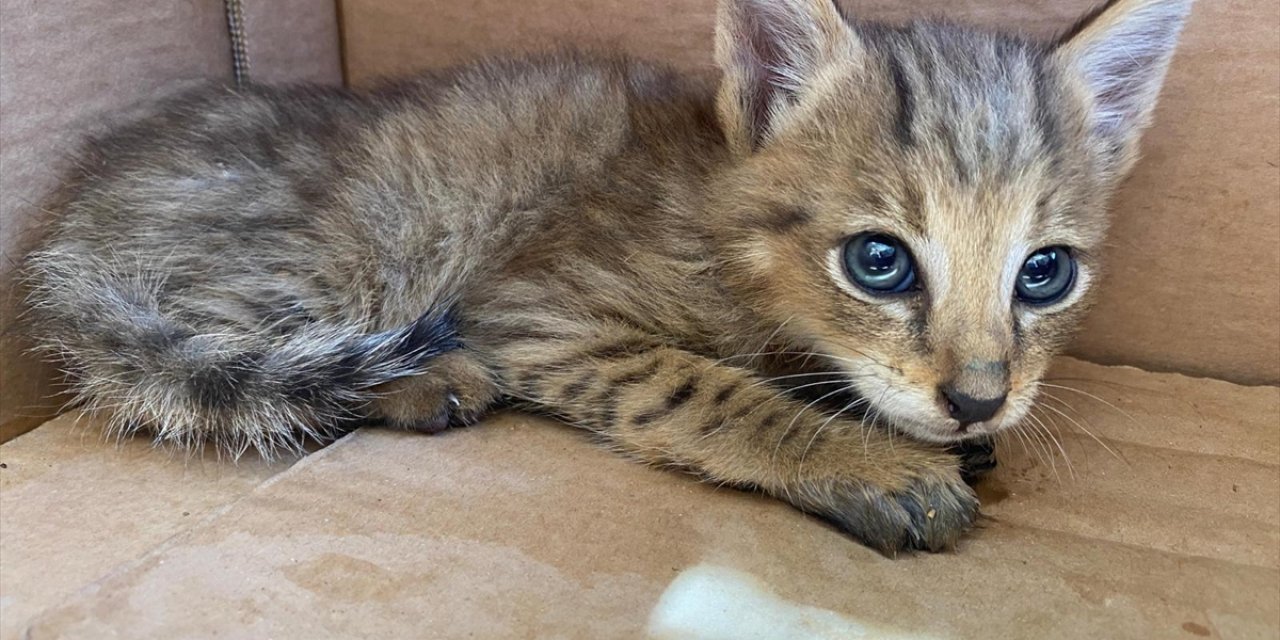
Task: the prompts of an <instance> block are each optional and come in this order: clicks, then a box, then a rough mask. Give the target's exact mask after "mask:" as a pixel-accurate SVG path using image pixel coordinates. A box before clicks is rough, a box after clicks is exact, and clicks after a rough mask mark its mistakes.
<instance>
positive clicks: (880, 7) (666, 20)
mask: <svg viewBox="0 0 1280 640" xmlns="http://www.w3.org/2000/svg"><path fill="white" fill-rule="evenodd" d="M846 4H848V6H849V7H850V8H851V9H852V12H853V13H854V14H856V15H858V16H860V17H866V18H875V19H888V20H902V19H905V18H909V17H918V16H922V15H942V16H946V17H950V18H954V19H957V20H962V21H966V22H973V23H978V24H984V25H992V26H1000V27H1004V28H1016V29H1021V30H1024V31H1026V32H1028V33H1033V34H1037V35H1047V34H1052V33H1055V32H1057V31H1058V30H1060V29H1063V28H1065V27H1066V26H1068V25H1070V24H1071V23H1072V22H1073V21H1074V20H1075V19H1076V18H1077V17H1078V16H1079V15H1081V14H1082V13H1083V12H1084V11H1085V10H1086V9H1087V8H1088V7H1091V6H1092V5H1094V4H1095V2H1094V1H1093V0H1025V1H1021V2H1016V3H1015V2H1005V1H1003V0H961V1H948V2H942V1H940V0H932V1H929V2H903V1H902V0H859V1H851V2H847V3H846ZM713 14H714V0H659V1H657V2H621V1H617V0H610V1H597V2H564V1H563V0H474V1H472V2H465V3H462V2H445V1H440V0H342V15H343V21H344V25H343V30H344V37H345V56H346V65H347V72H348V79H349V80H350V81H351V82H353V83H355V84H368V83H370V82H372V81H373V80H374V79H376V78H378V77H380V76H388V75H398V74H404V73H409V72H411V71H413V70H415V69H421V68H424V67H434V66H441V65H444V64H449V63H455V62H460V61H465V60H469V59H472V58H474V57H475V56H478V55H483V54H492V53H495V52H507V51H521V50H527V49H535V48H539V47H545V46H551V45H555V44H557V43H565V42H576V43H588V44H595V45H606V46H617V47H621V48H623V49H625V50H627V51H631V52H633V53H635V54H638V55H641V56H644V57H648V58H656V59H664V60H668V61H671V62H674V63H676V64H679V65H681V66H684V67H686V68H689V69H694V70H699V71H707V72H710V71H711V69H712V66H711V43H712V39H711V28H712V19H713ZM1277 25H1280V3H1277V2H1275V0H1205V1H1202V2H1198V3H1197V4H1196V6H1195V9H1194V10H1193V13H1192V17H1191V20H1190V22H1189V24H1188V26H1187V29H1186V33H1185V35H1184V38H1183V41H1182V44H1181V46H1180V48H1179V51H1178V54H1177V58H1176V59H1175V61H1174V64H1173V68H1172V70H1171V71H1170V74H1169V81H1168V84H1167V86H1166V88H1165V91H1164V94H1163V97H1162V102H1161V105H1160V107H1159V110H1158V112H1157V124H1156V127H1155V128H1154V129H1153V130H1152V131H1151V133H1150V135H1148V136H1147V139H1146V141H1145V142H1146V144H1145V145H1144V149H1145V155H1146V157H1145V160H1144V161H1143V162H1141V163H1140V164H1139V168H1138V170H1137V172H1136V174H1135V175H1134V177H1133V179H1132V180H1131V181H1130V182H1129V184H1128V187H1127V188H1126V189H1125V190H1124V192H1123V193H1122V194H1121V196H1120V197H1119V199H1118V200H1117V202H1116V207H1115V210H1116V214H1117V215H1116V223H1115V230H1114V233H1113V235H1112V239H1113V241H1112V243H1111V244H1112V245H1113V247H1112V251H1111V253H1110V257H1111V262H1112V264H1111V266H1112V274H1113V275H1112V276H1111V277H1110V278H1109V279H1108V280H1107V281H1106V283H1105V286H1104V287H1103V289H1102V292H1103V293H1102V297H1101V301H1100V304H1099V307H1098V309H1097V310H1096V312H1095V313H1094V314H1093V316H1092V318H1091V320H1090V322H1089V324H1088V326H1087V329H1086V331H1084V332H1083V335H1082V337H1081V339H1080V341H1079V342H1078V343H1077V346H1076V353H1077V354H1078V355H1080V356H1081V357H1084V358H1086V359H1089V360H1093V361H1104V362H1108V363H1123V364H1134V365H1138V366H1143V367H1146V368H1150V369H1158V370H1175V371H1183V372H1189V373H1193V374H1200V375H1209V376H1213V377H1219V378H1226V379H1230V380H1235V381H1240V382H1246V383H1267V384H1276V383H1280V29H1278V28H1277Z"/></svg>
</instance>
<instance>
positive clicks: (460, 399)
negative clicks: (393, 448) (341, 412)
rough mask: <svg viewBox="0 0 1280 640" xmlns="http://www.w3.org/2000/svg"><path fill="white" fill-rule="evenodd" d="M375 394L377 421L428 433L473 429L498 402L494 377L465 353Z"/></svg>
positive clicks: (373, 408) (440, 360) (449, 356)
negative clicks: (456, 428) (478, 420)
mask: <svg viewBox="0 0 1280 640" xmlns="http://www.w3.org/2000/svg"><path fill="white" fill-rule="evenodd" d="M375 391H377V393H378V398H377V399H376V400H374V401H373V403H372V406H371V411H370V414H371V416H372V417H373V418H375V419H381V420H384V421H386V423H387V424H388V425H389V426H392V427H397V428H401V429H409V430H413V431H424V432H427V433H437V432H440V431H444V430H445V429H448V428H450V427H460V426H466V425H469V424H471V423H473V422H475V421H476V420H477V419H478V418H480V416H481V415H483V414H484V412H485V411H486V410H487V409H489V408H490V407H492V406H493V405H494V404H495V403H496V402H497V400H498V387H497V386H496V385H495V384H494V381H493V375H492V373H490V371H489V370H488V368H487V367H485V366H484V365H483V364H481V363H480V362H479V361H478V360H476V358H475V356H474V355H473V354H471V353H469V352H467V351H466V350H465V349H464V350H459V351H454V352H452V353H448V354H445V355H442V356H440V357H438V358H436V360H435V361H433V362H432V364H431V370H430V371H428V372H427V373H424V374H422V375H418V376H413V377H409V378H402V379H400V380H396V381H394V382H389V383H387V384H384V385H382V386H380V387H378V388H377V389H376V390H375Z"/></svg>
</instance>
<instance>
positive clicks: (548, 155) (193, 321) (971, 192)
mask: <svg viewBox="0 0 1280 640" xmlns="http://www.w3.org/2000/svg"><path fill="white" fill-rule="evenodd" d="M1186 8H1187V2H1184V1H1181V0H1165V1H1160V0H1122V1H1120V2H1117V3H1115V4H1114V6H1112V7H1110V8H1109V9H1108V10H1107V11H1105V12H1102V13H1100V14H1098V16H1096V17H1095V18H1094V19H1093V20H1092V22H1091V23H1089V24H1086V25H1084V26H1082V27H1080V28H1079V29H1078V32H1079V35H1077V36H1076V37H1075V38H1072V39H1070V40H1069V41H1068V42H1067V43H1066V44H1065V45H1063V47H1064V48H1057V47H1056V46H1054V45H1050V44H1045V43H1035V42H1026V41H1022V40H1018V39H1014V38H1009V37H1005V36H999V35H993V34H988V33H983V32H977V31H971V30H967V29H963V28H960V27H955V26H950V25H942V24H934V23H918V24H914V25H910V26H907V27H903V28H888V27H880V26H875V25H853V24H850V23H848V22H846V21H845V19H843V18H842V17H841V16H840V15H839V14H838V13H837V11H836V9H835V7H834V6H833V5H831V4H828V2H827V0H778V1H776V2H766V1H765V0H725V1H724V2H722V7H721V12H720V23H719V26H718V34H719V35H718V40H717V58H718V60H719V62H720V64H721V67H722V69H723V70H724V72H725V75H724V80H723V82H722V83H721V85H720V87H719V90H718V93H717V92H716V91H715V90H714V89H713V88H712V87H709V86H705V85H703V84H702V83H700V82H697V81H694V80H690V79H687V78H682V77H679V76H677V75H674V74H672V73H671V72H668V71H666V70H663V69H660V68H657V67H653V66H649V65H646V64H641V63H637V62H632V61H627V60H623V59H620V58H615V57H610V56H587V55H580V54H555V55H550V56H545V57H541V58H531V59H527V60H517V61H505V62H504V61H493V62H486V63H481V64H476V65H472V66H467V67H463V68H460V69H457V70H454V71H452V72H449V73H444V74H441V75H439V76H435V77H430V78H423V79H419V80H416V81H412V82H409V83H405V84H401V85H397V86H395V87H389V88H385V89H382V90H379V91H374V92H370V93H348V92H336V91H332V92H318V91H311V90H276V89H265V88H258V89H248V90H244V91H239V92H231V91H214V92H206V93H203V94H199V95H194V96H190V97H187V98H184V99H182V100H180V101H178V102H175V103H171V104H167V105H162V106H161V107H159V108H158V109H157V112H156V115H154V116H152V117H151V118H149V119H146V120H143V121H142V122H140V123H139V124H136V125H133V126H132V127H128V128H124V129H122V130H120V131H117V132H116V133H113V134H111V135H109V136H106V137H105V138H103V139H101V140H98V141H96V142H95V144H94V145H92V146H91V148H90V152H89V154H88V156H87V160H86V162H85V163H84V167H83V169H82V170H81V171H80V172H78V173H77V174H76V175H74V176H72V177H71V178H70V179H69V181H68V183H67V186H66V188H65V189H64V192H63V194H62V196H61V197H62V202H63V203H64V204H63V205H62V206H61V209H62V211H63V215H62V218H61V220H60V221H59V222H58V223H57V225H56V228H55V229H54V230H53V231H52V233H51V237H50V239H49V240H48V241H47V243H46V244H45V245H44V247H43V249H42V250H41V251H40V252H37V253H36V254H33V256H32V258H31V261H30V274H31V281H32V284H33V287H34V289H33V295H32V301H33V309H34V314H33V315H34V317H35V318H37V319H38V321H39V324H38V325H37V326H38V331H37V332H38V333H39V334H40V335H41V337H42V338H43V339H44V341H45V344H46V345H48V346H49V347H50V349H51V350H52V351H53V352H55V353H57V354H58V355H60V356H61V357H62V358H63V359H64V362H65V363H66V366H67V369H68V371H69V372H70V373H71V374H72V375H73V376H74V378H75V379H76V381H77V383H78V385H79V389H80V392H81V398H82V399H83V400H84V401H85V402H87V403H88V405H89V406H90V407H91V408H95V409H100V410H103V411H107V412H109V413H110V415H112V417H113V418H114V419H115V420H116V421H117V428H119V429H122V430H130V429H134V428H141V427H146V428H150V429H152V430H154V431H155V432H156V433H157V434H158V437H159V438H161V439H166V440H175V441H180V442H186V443H194V442H198V441H201V440H204V439H214V440H216V441H219V442H221V443H224V444H226V445H228V446H231V447H233V448H243V447H248V446H256V447H259V448H264V447H270V446H273V445H278V444H286V445H287V444H290V443H292V442H295V441H296V437H297V436H298V435H299V434H301V433H314V434H317V435H323V434H325V433H328V432H329V431H331V430H333V429H337V428H341V427H343V426H344V425H345V424H348V423H350V422H353V421H360V420H366V419H382V420H386V421H389V422H391V423H392V424H394V425H398V426H402V427H409V428H422V429H426V430H437V429H440V428H442V427H443V426H445V425H447V424H448V423H450V422H453V423H465V422H469V421H471V420H473V419H475V418H476V417H478V416H480V415H482V414H483V413H484V412H485V411H486V410H488V409H489V408H491V407H492V406H494V404H495V403H497V402H499V401H502V400H504V399H505V400H506V401H510V402H515V403H518V404H520V405H521V406H525V407H528V408H530V409H532V410H535V411H541V412H545V413H549V414H553V415H556V416H559V417H562V418H563V419H565V420H568V421H570V422H572V423H574V424H577V425H579V426H582V427H584V428H586V429H590V430H591V431H593V432H595V433H598V434H599V435H600V436H602V437H603V438H604V439H605V440H606V441H607V442H608V443H610V445H611V446H613V447H614V448H616V449H618V450H619V451H622V452H624V453H626V454H629V455H631V456H633V457H635V458H637V459H640V460H643V461H645V462H649V463H653V464H661V465H669V466H672V467H677V468H681V469H685V470H688V471H690V472H692V473H696V474H698V475H700V476H702V477H704V478H706V479H708V480H710V481H713V482H720V483H727V484H731V485H734V486H739V487H749V488H756V489H759V490H762V491H765V492H767V493H769V494H771V495H775V496H779V497H781V498H783V499H786V500H788V501H790V502H791V503H793V504H795V505H796V506H798V507H799V508H801V509H804V510H806V511H809V512H812V513H816V514H819V515H821V516H823V517H825V518H828V519H830V520H831V521H833V522H835V523H836V524H837V525H838V526H840V527H842V528H843V529H845V530H846V531H848V532H850V533H851V534H853V535H854V536H856V537H857V538H858V539H860V540H862V541H863V542H865V543H867V544H870V545H872V546H875V547H876V548H879V549H884V550H887V551H896V550H898V549H929V550H937V549H942V548H946V547H949V546H951V545H953V544H954V543H955V541H956V540H957V538H958V536H959V535H960V534H961V533H962V532H963V531H964V530H966V529H967V528H968V527H969V526H970V525H971V524H972V522H973V519H974V517H975V516H976V513H977V500H976V498H975V497H974V495H973V492H972V491H971V490H970V489H969V488H968V487H967V486H966V485H965V483H964V482H963V481H962V479H961V475H960V469H959V463H958V460H957V458H956V457H955V456H954V455H953V454H951V453H948V452H947V451H945V450H944V449H943V448H941V447H940V446H938V445H937V444H926V441H931V442H936V443H947V442H956V441H959V440H962V439H965V438H970V437H974V436H982V435H987V434H990V433H993V432H994V431H996V430H998V429H1000V428H1003V427H1006V426H1009V425H1010V424H1012V423H1015V422H1017V420H1018V419H1019V418H1020V417H1021V416H1022V415H1023V414H1024V413H1025V410H1026V408H1027V406H1028V405H1029V404H1030V402H1031V401H1032V399H1033V398H1034V394H1035V388H1036V382H1037V380H1038V378H1039V377H1040V375H1041V374H1042V373H1043V371H1044V368H1045V366H1046V365H1047V363H1048V360H1049V358H1050V356H1051V355H1052V354H1053V353H1055V352H1056V351H1057V350H1058V349H1059V348H1060V347H1061V346H1062V345H1063V343H1064V341H1065V340H1066V338H1067V336H1069V334H1070V332H1071V330H1072V329H1073V328H1074V326H1075V325H1076V324H1077V322H1078V320H1079V317H1080V315H1081V314H1082V313H1083V310H1084V308H1085V307H1086V306H1087V302H1088V299H1089V296H1088V292H1089V288H1090V287H1089V285H1090V284H1091V283H1092V281H1093V279H1094V274H1095V273H1096V270H1097V268H1098V267H1097V252H1098V251H1099V249H1100V248H1101V243H1102V239H1103V233H1104V231H1105V227H1106V222H1105V218H1104V217H1103V211H1102V207H1103V204H1104V202H1105V200H1106V198H1107V196H1108V194H1109V193H1110V191H1111V190H1112V189H1113V188H1114V186H1115V185H1116V183H1117V181H1118V180H1119V179H1120V177H1122V176H1123V174H1124V173H1125V172H1126V171H1127V170H1128V168H1129V166H1130V165H1131V164H1132V161H1133V160H1132V159H1133V154H1134V149H1135V147H1134V144H1135V142H1136V139H1137V132H1138V131H1139V130H1140V129H1141V127H1142V126H1145V124H1146V123H1147V121H1148V119H1149V113H1150V105H1151V103H1152V101H1153V100H1154V96H1155V92H1156V90H1157V89H1158V87H1159V83H1160V79H1161V77H1162V74H1163V71H1164V68H1165V66H1166V65H1167V63H1168V60H1169V55H1170V52H1171V50H1172V45H1173V38H1174V37H1176V34H1177V26H1178V25H1179V24H1180V21H1181V19H1182V17H1183V15H1184V14H1185V12H1186ZM1148 18H1151V19H1148ZM1135 21H1136V22H1135ZM1116 25H1121V26H1122V27H1123V28H1121V29H1119V31H1118V32H1117V33H1119V34H1120V35H1123V36H1124V40H1123V42H1113V41H1112V40H1114V39H1115V38H1116V37H1119V36H1117V35H1116V34H1113V33H1112V31H1115V30H1116V29H1115V26H1116ZM1135 34H1136V35H1135ZM1138 38H1145V40H1142V42H1141V44H1142V45H1143V46H1145V47H1147V49H1149V51H1150V55H1147V56H1146V57H1142V58H1141V60H1139V61H1138V62H1137V63H1135V64H1137V65H1138V66H1137V67H1134V68H1121V67H1123V64H1122V63H1119V62H1115V60H1114V58H1115V57H1116V51H1118V50H1119V49H1118V48H1119V47H1129V48H1130V49H1131V48H1132V46H1133V43H1134V42H1135V41H1136V39H1138ZM1147 49H1141V47H1140V51H1139V53H1143V52H1144V51H1147ZM1127 54H1128V50H1126V55H1127ZM1082 61H1084V62H1082ZM1085 62H1087V64H1085ZM1108 65H1112V67H1114V68H1111V67H1108ZM1112 73H1125V74H1128V75H1127V78H1128V80H1127V82H1128V83H1130V84H1133V85H1140V86H1136V87H1130V86H1129V85H1128V84H1126V85H1124V86H1125V87H1127V88H1129V89H1132V90H1127V91H1117V90H1116V85H1115V84H1114V83H1113V82H1112V81H1111V76H1110V75H1107V74H1112ZM1099 88H1101V89H1103V90H1105V91H1106V93H1099V92H1098V91H1097V90H1096V89H1099ZM1098 114H1106V116H1107V118H1108V119H1107V120H1106V121H1105V122H1103V121H1101V120H1100V119H1099V117H1098ZM867 231H877V232H886V233H892V234H893V235H895V236H897V237H898V238H901V239H903V240H904V241H905V242H906V243H907V245H908V246H910V247H911V250H912V252H913V253H914V254H915V255H916V259H917V262H918V264H919V271H920V272H921V278H922V279H923V286H922V289H921V290H920V291H918V292H913V293H910V294H908V295H903V296H899V297H894V298H892V299H890V298H877V297H874V296H869V295H868V294H866V292H864V291H862V290H860V289H858V288H857V287H855V286H854V285H853V284H852V283H850V282H849V281H848V279H847V277H845V276H844V274H843V273H842V272H841V270H840V269H839V268H838V267H839V264H838V261H835V260H834V258H833V256H836V255H838V249H839V247H841V246H843V243H844V241H845V240H846V239H847V238H849V237H851V236H854V235H856V234H859V233H863V232H867ZM1050 245H1065V246H1069V247H1071V248H1072V251H1073V252H1074V255H1076V256H1077V257H1078V259H1079V261H1080V268H1081V281H1080V282H1079V285H1078V286H1077V290H1076V291H1075V292H1073V293H1072V294H1070V295H1069V296H1068V298H1066V299H1065V300H1064V301H1063V302H1062V303H1057V304H1055V305H1052V306H1049V307H1045V308H1035V309H1032V308H1027V307H1025V306H1022V305H1019V304H1017V303H1015V302H1013V300H1012V293H1011V291H1012V289H1011V287H1012V284H1011V280H1010V277H1011V270H1010V269H1011V268H1012V272H1016V270H1017V268H1018V267H1019V266H1020V264H1021V262H1020V261H1021V260H1022V259H1024V258H1025V257H1026V255H1028V253H1029V252H1031V251H1032V250H1034V249H1037V248H1039V247H1043V246H1050ZM833 265H834V266H833ZM984 363H986V364H984ZM779 385H780V386H782V387H783V388H782V389H779ZM944 385H951V387H952V388H955V389H960V390H962V391H963V393H965V394H969V395H973V396H982V397H986V396H991V395H998V394H1000V393H1004V392H1005V391H1008V392H1009V393H1010V399H1009V402H1008V403H1007V404H1006V405H1005V408H1004V409H1003V410H1002V412H1001V413H1000V414H998V415H997V416H996V417H994V418H992V419H990V420H987V421H985V422H982V423H980V424H977V425H963V426H960V427H959V428H958V427H957V423H956V421H955V420H952V419H951V418H949V417H948V415H947V413H946V411H947V408H946V404H945V402H942V401H940V400H939V395H938V394H939V392H938V389H940V388H942V387H943V386H944ZM788 389H790V390H791V391H793V392H794V393H791V394H788V393H786V391H787V390H788ZM803 389H808V390H809V391H817V393H814V394H811V395H809V396H807V397H805V396H804V394H802V393H801V391H802V390H803ZM842 394H846V395H842ZM832 397H838V398H840V402H841V403H842V404H837V405H835V407H834V408H835V409H838V411H833V408H832V407H829V406H827V405H824V404H823V402H822V401H823V400H824V398H825V399H830V398H832ZM802 398H804V399H802ZM808 398H814V400H812V401H810V400H808ZM970 427H971V428H970ZM895 431H896V432H899V433H900V434H905V435H906V436H913V438H911V437H902V435H899V436H897V437H896V438H895V435H894V433H895Z"/></svg>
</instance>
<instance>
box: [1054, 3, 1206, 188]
mask: <svg viewBox="0 0 1280 640" xmlns="http://www.w3.org/2000/svg"><path fill="white" fill-rule="evenodd" d="M1191 3H1192V0H1109V1H1108V2H1107V3H1106V4H1103V5H1102V6H1100V7H1098V9H1096V10H1095V11H1094V12H1093V13H1091V14H1089V15H1088V16H1086V17H1085V18H1084V19H1082V20H1081V21H1080V22H1079V23H1077V24H1076V26H1075V27H1073V28H1072V29H1071V30H1069V31H1068V32H1067V33H1066V34H1065V35H1064V36H1063V38H1062V40H1061V43H1060V44H1059V48H1058V55H1059V56H1062V57H1063V59H1064V61H1065V63H1066V65H1067V66H1068V67H1069V68H1071V69H1074V70H1075V71H1076V72H1077V73H1078V74H1079V77H1080V78H1081V79H1082V80H1083V81H1084V85H1085V88H1086V90H1087V91H1088V93H1089V95H1090V96H1091V97H1092V98H1093V104H1092V109H1093V113H1092V117H1093V127H1094V131H1095V133H1096V134H1098V135H1099V136H1100V137H1102V138H1103V139H1104V140H1105V141H1106V142H1107V143H1108V144H1111V145H1113V146H1114V148H1115V150H1116V151H1117V153H1118V155H1119V157H1120V164H1121V165H1122V167H1121V172H1124V171H1127V169H1128V167H1127V165H1128V164H1129V163H1130V162H1131V159H1132V157H1133V155H1134V151H1135V150H1136V145H1137V142H1138V137H1139V134H1140V133H1141V131H1142V129H1144V128H1145V127H1146V126H1147V125H1149V124H1150V123H1151V112H1152V110H1153V109H1154V108H1155V104H1156V96H1157V95H1158V94H1159V93H1160V86H1161V84H1163V82H1164V75H1165V71H1167V70H1168V68H1169V60H1170V59H1171V58H1172V57H1173V49H1174V45H1176V44H1177V41H1178V34H1179V33H1181V31H1182V24H1183V22H1184V21H1185V20H1186V18H1187V14H1188V13H1189V12H1190V10H1191Z"/></svg>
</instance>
